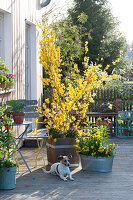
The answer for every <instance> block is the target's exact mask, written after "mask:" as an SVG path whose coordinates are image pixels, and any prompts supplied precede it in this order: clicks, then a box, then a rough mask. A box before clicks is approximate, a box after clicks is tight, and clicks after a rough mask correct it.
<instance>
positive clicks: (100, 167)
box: [80, 155, 114, 172]
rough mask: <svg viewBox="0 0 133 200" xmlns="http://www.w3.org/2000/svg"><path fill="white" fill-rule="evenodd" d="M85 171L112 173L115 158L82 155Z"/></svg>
mask: <svg viewBox="0 0 133 200" xmlns="http://www.w3.org/2000/svg"><path fill="white" fill-rule="evenodd" d="M80 158H81V165H82V169H83V170H87V171H92V172H111V171H112V165H113V159H114V157H113V156H110V157H98V158H96V157H93V156H85V155H80Z"/></svg>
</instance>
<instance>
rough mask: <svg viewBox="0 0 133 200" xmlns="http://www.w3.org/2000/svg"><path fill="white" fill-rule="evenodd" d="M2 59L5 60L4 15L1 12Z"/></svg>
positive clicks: (0, 48)
mask: <svg viewBox="0 0 133 200" xmlns="http://www.w3.org/2000/svg"><path fill="white" fill-rule="evenodd" d="M0 59H2V60H4V15H3V14H2V13H0Z"/></svg>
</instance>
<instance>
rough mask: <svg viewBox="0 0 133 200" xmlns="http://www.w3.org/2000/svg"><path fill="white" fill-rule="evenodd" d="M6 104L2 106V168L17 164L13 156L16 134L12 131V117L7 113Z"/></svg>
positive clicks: (0, 155)
mask: <svg viewBox="0 0 133 200" xmlns="http://www.w3.org/2000/svg"><path fill="white" fill-rule="evenodd" d="M6 109H7V108H6V106H5V105H1V106H0V117H2V121H0V168H5V167H14V166H16V165H17V163H16V161H15V160H14V158H13V156H12V155H13V152H14V136H13V135H12V133H11V129H10V127H11V124H12V119H11V118H10V117H8V116H7V115H6V114H5V112H4V111H5V110H6Z"/></svg>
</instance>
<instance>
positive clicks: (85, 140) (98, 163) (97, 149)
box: [76, 123, 115, 172]
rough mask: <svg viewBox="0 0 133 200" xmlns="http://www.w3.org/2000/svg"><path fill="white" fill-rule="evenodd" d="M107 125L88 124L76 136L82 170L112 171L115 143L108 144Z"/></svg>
mask: <svg viewBox="0 0 133 200" xmlns="http://www.w3.org/2000/svg"><path fill="white" fill-rule="evenodd" d="M108 139H109V138H108V131H107V126H103V125H101V126H96V125H94V124H91V123H90V124H88V126H87V128H85V129H84V130H83V131H80V132H79V135H78V137H77V138H76V148H77V152H78V153H79V155H80V157H81V165H82V169H83V170H88V171H97V172H110V171H112V165H113V158H114V154H113V152H114V150H115V144H108Z"/></svg>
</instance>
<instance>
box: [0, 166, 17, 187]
mask: <svg viewBox="0 0 133 200" xmlns="http://www.w3.org/2000/svg"><path fill="white" fill-rule="evenodd" d="M16 169H17V167H10V168H0V189H1V190H10V189H14V188H15V187H16Z"/></svg>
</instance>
